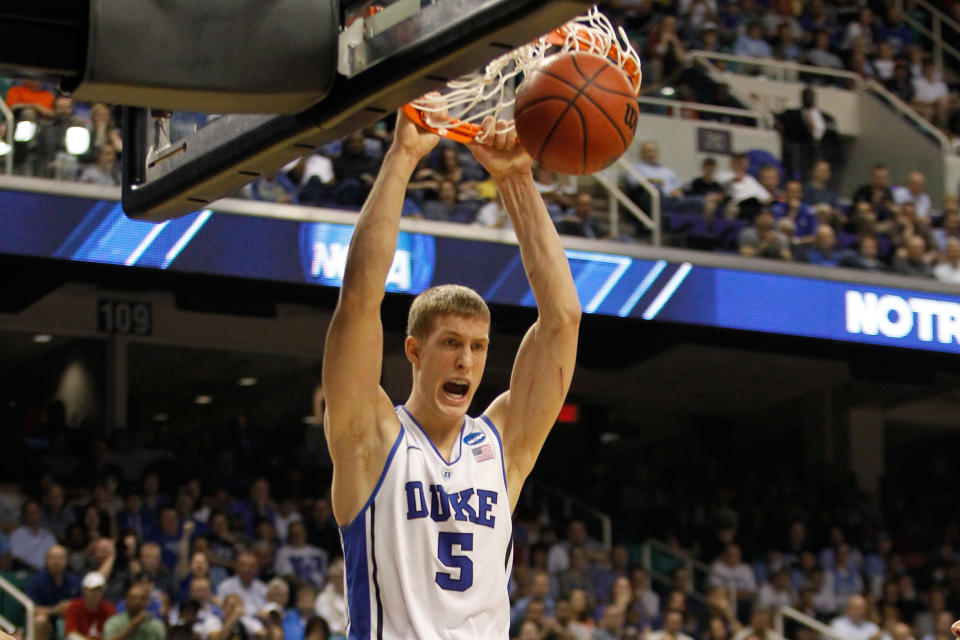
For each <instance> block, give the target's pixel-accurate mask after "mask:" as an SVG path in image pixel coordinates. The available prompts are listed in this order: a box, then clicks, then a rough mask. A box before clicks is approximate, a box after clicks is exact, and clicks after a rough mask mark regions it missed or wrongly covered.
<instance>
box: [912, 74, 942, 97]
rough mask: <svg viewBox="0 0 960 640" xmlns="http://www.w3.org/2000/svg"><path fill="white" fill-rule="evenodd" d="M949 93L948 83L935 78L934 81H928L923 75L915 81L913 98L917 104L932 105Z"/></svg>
mask: <svg viewBox="0 0 960 640" xmlns="http://www.w3.org/2000/svg"><path fill="white" fill-rule="evenodd" d="M947 93H949V90H948V89H947V83H946V82H944V81H943V80H942V79H941V78H938V77H934V79H933V81H930V80H927V79H926V78H925V77H924V76H923V75H919V76H917V77H916V78H914V79H913V98H914V100H916V101H917V102H923V103H927V104H929V103H931V102H936V101H937V100H939V99H940V98H943V97H945V96H946V95H947Z"/></svg>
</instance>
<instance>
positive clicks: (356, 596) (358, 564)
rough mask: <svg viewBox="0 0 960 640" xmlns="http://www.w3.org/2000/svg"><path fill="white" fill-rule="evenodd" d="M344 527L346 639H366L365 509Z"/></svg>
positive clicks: (367, 602)
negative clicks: (347, 636) (347, 633)
mask: <svg viewBox="0 0 960 640" xmlns="http://www.w3.org/2000/svg"><path fill="white" fill-rule="evenodd" d="M360 516H361V517H360V518H358V519H355V520H354V521H353V522H351V523H350V524H349V525H348V526H346V527H340V540H341V541H342V542H343V560H344V568H345V569H346V572H347V620H348V621H349V622H348V625H347V626H348V627H349V629H350V636H349V637H350V639H351V640H354V639H355V638H357V639H359V638H364V639H365V640H367V639H369V638H370V580H369V577H368V575H367V520H366V517H365V516H366V507H364V509H363V511H361V512H360Z"/></svg>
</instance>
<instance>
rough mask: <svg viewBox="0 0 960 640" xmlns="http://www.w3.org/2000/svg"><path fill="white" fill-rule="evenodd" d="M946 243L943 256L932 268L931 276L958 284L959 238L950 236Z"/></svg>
mask: <svg viewBox="0 0 960 640" xmlns="http://www.w3.org/2000/svg"><path fill="white" fill-rule="evenodd" d="M946 245H947V248H946V251H944V252H943V257H942V258H941V260H940V262H939V263H937V266H935V267H934V268H933V277H934V278H936V279H937V280H939V281H940V282H949V283H950V284H960V238H957V237H956V236H951V237H950V238H948V239H947V243H946Z"/></svg>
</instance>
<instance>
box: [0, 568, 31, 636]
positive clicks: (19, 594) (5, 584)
mask: <svg viewBox="0 0 960 640" xmlns="http://www.w3.org/2000/svg"><path fill="white" fill-rule="evenodd" d="M0 591H4V592H5V593H7V594H8V595H9V596H10V597H11V598H13V599H14V600H16V601H17V602H19V603H20V604H21V605H23V608H24V610H25V614H24V615H25V617H26V620H25V621H24V627H25V628H24V636H23V640H34V638H36V635H35V633H34V628H33V616H34V604H33V600H31V599H30V598H28V597H27V595H26V594H25V593H24V592H23V591H20V589H17V588H16V587H15V586H13V584H12V583H11V582H10V581H9V580H7V579H6V578H4V577H3V576H0ZM0 626H2V627H3V628H4V629H5V630H6V632H7V633H12V632H13V631H14V630H15V629H16V626H15V625H14V624H13V623H12V622H10V621H9V620H7V619H6V618H3V617H2V616H0Z"/></svg>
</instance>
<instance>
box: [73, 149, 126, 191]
mask: <svg viewBox="0 0 960 640" xmlns="http://www.w3.org/2000/svg"><path fill="white" fill-rule="evenodd" d="M79 181H80V182H85V183H88V184H99V185H104V186H107V187H118V186H120V174H119V172H118V171H117V150H116V149H115V148H114V146H113V145H112V144H111V143H109V142H108V143H106V144H102V145H100V146H99V147H98V148H97V163H96V164H95V165H93V166H90V167H85V168H84V169H83V171H81V172H80V180H79Z"/></svg>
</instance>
